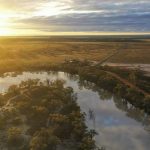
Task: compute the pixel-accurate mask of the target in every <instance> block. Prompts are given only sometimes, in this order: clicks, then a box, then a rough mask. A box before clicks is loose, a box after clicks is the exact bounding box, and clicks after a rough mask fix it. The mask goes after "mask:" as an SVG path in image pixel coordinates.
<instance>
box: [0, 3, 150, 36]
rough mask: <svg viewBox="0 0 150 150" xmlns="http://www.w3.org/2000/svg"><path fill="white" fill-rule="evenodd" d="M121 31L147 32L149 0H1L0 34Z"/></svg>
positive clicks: (149, 27) (107, 32) (148, 30)
mask: <svg viewBox="0 0 150 150" xmlns="http://www.w3.org/2000/svg"><path fill="white" fill-rule="evenodd" d="M122 32H126V33H130V32H131V33H139V32H140V33H149V32H150V0H36V1H33V0H0V35H51V34H54V35H55V34H58V35H59V34H60V35H61V34H67V33H69V34H78V33H79V34H99V33H106V34H109V33H122Z"/></svg>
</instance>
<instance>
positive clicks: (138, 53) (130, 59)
mask: <svg viewBox="0 0 150 150" xmlns="http://www.w3.org/2000/svg"><path fill="white" fill-rule="evenodd" d="M108 62H113V63H144V64H150V41H149V42H148V41H143V42H131V43H126V47H125V49H120V50H119V52H118V53H117V54H116V55H115V56H113V57H112V58H111V59H109V61H108Z"/></svg>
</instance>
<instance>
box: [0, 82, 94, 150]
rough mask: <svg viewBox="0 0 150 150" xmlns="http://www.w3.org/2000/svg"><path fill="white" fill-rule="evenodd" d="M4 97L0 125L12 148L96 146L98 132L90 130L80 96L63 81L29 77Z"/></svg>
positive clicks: (37, 149)
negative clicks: (95, 137)
mask: <svg viewBox="0 0 150 150" xmlns="http://www.w3.org/2000/svg"><path fill="white" fill-rule="evenodd" d="M1 97H2V98H1V102H2V108H1V116H0V122H2V121H3V122H5V125H3V124H1V126H0V129H1V130H2V129H3V131H5V132H4V136H5V137H6V139H5V143H7V145H6V147H7V148H9V149H10V150H13V149H21V150H28V149H30V150H49V149H51V150H56V149H57V148H61V149H68V150H71V149H75V150H94V149H96V146H95V142H94V140H93V137H94V135H95V134H96V132H95V131H94V130H91V131H88V130H87V127H86V125H85V116H84V114H83V113H81V112H80V107H79V106H78V105H77V103H76V99H77V97H76V95H75V94H74V93H73V89H72V88H70V87H66V88H64V82H63V81H61V80H56V81H55V82H50V81H48V80H47V81H45V82H44V83H41V82H40V81H39V80H28V81H26V82H22V83H21V84H20V85H19V86H12V87H10V88H9V90H8V92H6V93H5V94H4V95H3V96H1ZM12 99H13V100H12ZM3 143H4V142H3ZM6 147H5V144H4V148H6Z"/></svg>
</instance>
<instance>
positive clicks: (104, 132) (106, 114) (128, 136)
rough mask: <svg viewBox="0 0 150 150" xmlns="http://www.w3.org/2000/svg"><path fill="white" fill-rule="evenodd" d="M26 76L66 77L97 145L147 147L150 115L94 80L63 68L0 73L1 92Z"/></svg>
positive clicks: (123, 149)
mask: <svg viewBox="0 0 150 150" xmlns="http://www.w3.org/2000/svg"><path fill="white" fill-rule="evenodd" d="M28 79H40V80H41V81H44V80H46V79H50V80H55V79H63V80H65V81H66V83H65V86H71V87H72V88H73V89H74V92H76V93H77V96H78V104H79V105H80V107H81V110H82V111H83V112H85V113H86V120H87V121H86V124H87V126H88V127H89V129H95V130H96V131H97V133H98V135H97V136H96V137H95V140H96V144H97V145H98V146H104V147H105V148H106V150H149V149H150V117H149V116H147V115H146V114H144V113H143V112H142V111H140V110H139V109H137V108H134V107H133V106H131V105H130V104H127V103H125V102H123V101H122V99H120V98H117V97H116V96H113V95H112V94H111V93H109V92H107V91H104V90H102V89H98V88H96V87H95V86H94V84H91V83H87V82H85V83H82V82H80V81H79V79H78V76H70V75H68V74H66V73H63V72H59V73H54V72H49V73H47V72H34V73H31V72H24V73H22V74H20V75H17V74H16V75H14V76H12V74H11V75H9V74H7V75H5V77H0V92H1V93H4V92H5V91H7V89H8V88H9V87H10V86H11V85H14V84H15V85H16V84H19V83H20V82H21V81H26V80H28Z"/></svg>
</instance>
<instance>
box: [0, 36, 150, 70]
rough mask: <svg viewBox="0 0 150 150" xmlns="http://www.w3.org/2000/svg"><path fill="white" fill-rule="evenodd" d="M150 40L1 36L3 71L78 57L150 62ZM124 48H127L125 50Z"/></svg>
mask: <svg viewBox="0 0 150 150" xmlns="http://www.w3.org/2000/svg"><path fill="white" fill-rule="evenodd" d="M149 46H150V44H149V42H147V41H140V42H135V41H130V42H129V41H117V40H116V41H111V40H109V41H104V40H101V39H99V40H97V39H95V40H94V39H90V38H89V39H86V40H85V39H82V38H81V39H78V38H77V39H75V38H74V39H63V38H44V37H43V38H29V37H28V38H0V72H3V71H5V70H6V71H13V70H18V69H23V68H29V67H30V66H32V67H33V66H34V67H36V66H39V65H41V66H43V65H44V66H48V65H51V64H52V65H53V64H60V63H62V62H64V61H65V60H70V59H79V60H90V61H102V60H105V58H107V57H109V56H110V55H112V54H113V53H115V52H116V51H119V52H118V53H117V54H116V55H114V56H113V57H111V58H110V59H109V60H108V61H109V62H115V63H150V59H149V57H150V50H149ZM124 47H126V48H125V49H124Z"/></svg>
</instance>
